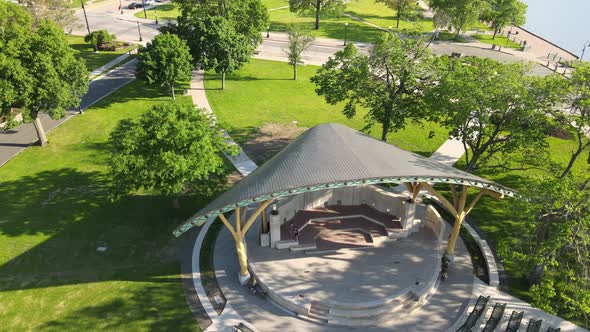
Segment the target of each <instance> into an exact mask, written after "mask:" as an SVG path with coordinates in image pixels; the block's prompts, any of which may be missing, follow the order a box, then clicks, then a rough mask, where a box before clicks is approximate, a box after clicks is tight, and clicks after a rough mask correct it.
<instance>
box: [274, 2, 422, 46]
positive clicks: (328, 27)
mask: <svg viewBox="0 0 590 332" xmlns="http://www.w3.org/2000/svg"><path fill="white" fill-rule="evenodd" d="M267 2H270V1H267ZM272 3H275V1H274V0H273V1H272ZM277 4H278V3H277ZM277 4H273V6H274V5H277ZM279 7H280V6H279ZM269 8H271V7H270V6H269ZM345 12H348V13H350V14H352V15H355V16H358V17H360V18H363V19H365V20H367V21H369V22H371V23H373V24H376V25H378V26H381V27H383V28H387V27H389V26H394V27H395V22H394V21H395V11H394V10H391V9H389V8H387V7H386V6H384V5H381V4H375V3H374V2H373V1H372V0H358V1H351V2H348V4H347V6H346V10H345ZM270 20H271V24H270V27H271V31H279V32H284V31H286V30H287V26H288V25H295V26H301V27H307V28H310V29H313V27H314V24H315V16H314V15H313V14H306V15H303V14H296V13H292V12H290V11H289V8H285V9H280V10H274V11H271V12H270ZM346 23H348V28H346V26H345V24H346ZM408 29H411V30H418V31H421V32H427V31H431V30H432V29H433V27H432V21H431V20H426V19H420V20H418V21H417V22H406V21H401V22H400V31H405V30H408ZM313 32H314V33H315V35H316V36H317V37H324V38H333V39H344V38H345V34H346V39H348V40H352V41H359V42H374V41H376V40H377V37H378V35H379V34H380V33H381V30H379V29H377V28H374V27H371V26H369V25H367V24H365V23H363V22H359V21H357V20H353V19H351V18H349V17H347V16H339V17H322V18H321V20H320V29H319V30H317V31H316V30H313Z"/></svg>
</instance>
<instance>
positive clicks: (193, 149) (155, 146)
mask: <svg viewBox="0 0 590 332" xmlns="http://www.w3.org/2000/svg"><path fill="white" fill-rule="evenodd" d="M110 144H111V146H112V151H113V153H112V155H111V159H110V163H109V168H110V171H111V172H110V174H111V176H112V181H113V194H114V195H115V197H118V196H120V195H123V194H127V193H129V192H131V191H135V190H139V189H141V188H144V189H148V190H157V191H159V192H161V193H162V194H164V195H166V196H168V197H171V198H173V199H174V201H175V204H177V203H178V201H177V199H178V196H179V195H181V194H182V193H183V192H185V191H186V190H190V189H202V188H200V187H201V186H209V185H216V184H217V181H214V179H215V178H216V177H218V176H221V175H223V173H224V161H223V156H222V153H224V152H231V150H230V148H229V147H228V145H227V144H226V142H225V139H224V137H223V134H222V132H221V130H220V129H219V128H218V127H217V126H216V125H215V124H214V123H212V122H211V120H210V119H209V118H207V116H205V115H204V113H203V112H202V110H198V109H195V107H194V106H192V105H182V104H178V103H176V102H169V103H167V104H160V105H156V106H154V107H152V108H151V109H150V110H148V111H147V112H146V113H144V114H142V115H141V116H140V117H139V118H136V119H126V120H122V121H121V122H120V123H119V124H118V125H117V127H116V128H115V129H114V130H113V132H112V133H111V136H110Z"/></svg>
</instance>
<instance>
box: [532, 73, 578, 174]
mask: <svg viewBox="0 0 590 332" xmlns="http://www.w3.org/2000/svg"><path fill="white" fill-rule="evenodd" d="M541 93H542V95H543V96H544V98H547V99H548V100H549V102H548V103H547V104H548V107H546V110H547V111H548V114H549V116H550V117H551V119H553V121H554V122H555V124H557V125H558V126H559V127H560V128H561V129H562V130H563V131H565V132H567V133H571V134H572V135H574V137H575V141H576V147H575V149H574V150H573V151H571V155H570V159H569V161H568V163H567V165H566V167H565V168H564V169H563V171H562V173H561V174H560V175H559V178H565V177H566V176H567V175H568V174H570V172H571V170H572V168H573V167H574V164H575V163H576V161H577V160H578V159H579V158H580V157H581V156H582V155H584V154H586V153H587V154H588V157H587V162H588V164H590V64H588V63H584V64H581V65H580V66H578V67H577V69H576V71H574V72H573V74H572V77H571V78H570V79H569V80H568V79H564V78H562V77H561V76H560V75H558V74H554V75H551V76H549V77H548V78H547V79H546V80H544V85H543V89H542V90H541Z"/></svg>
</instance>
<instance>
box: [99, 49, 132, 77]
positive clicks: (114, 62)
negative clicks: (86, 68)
mask: <svg viewBox="0 0 590 332" xmlns="http://www.w3.org/2000/svg"><path fill="white" fill-rule="evenodd" d="M130 56H131V55H130V54H129V53H125V54H122V55H120V56H118V57H117V58H115V59H113V60H111V61H109V62H107V64H106V65H104V66H100V67H99V68H96V69H95V70H93V71H92V72H90V78H95V77H97V76H99V75H100V74H102V73H104V72H105V71H107V70H109V69H111V68H113V67H115V66H116V65H118V64H119V63H121V62H123V61H125V60H126V59H127V58H129V57H130Z"/></svg>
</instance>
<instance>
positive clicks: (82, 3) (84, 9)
mask: <svg viewBox="0 0 590 332" xmlns="http://www.w3.org/2000/svg"><path fill="white" fill-rule="evenodd" d="M80 4H81V5H82V11H83V12H84V20H85V21H86V30H88V34H90V26H89V25H88V16H86V8H85V7H84V0H80ZM95 51H96V50H95Z"/></svg>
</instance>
